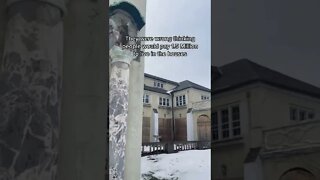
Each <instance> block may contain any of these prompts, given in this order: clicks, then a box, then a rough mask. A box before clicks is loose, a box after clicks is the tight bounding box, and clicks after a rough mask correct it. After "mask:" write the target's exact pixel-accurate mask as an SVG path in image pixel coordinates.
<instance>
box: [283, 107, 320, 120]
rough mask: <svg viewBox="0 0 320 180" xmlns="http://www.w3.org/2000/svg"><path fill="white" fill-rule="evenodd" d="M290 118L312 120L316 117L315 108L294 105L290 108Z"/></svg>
mask: <svg viewBox="0 0 320 180" xmlns="http://www.w3.org/2000/svg"><path fill="white" fill-rule="evenodd" d="M289 118H290V120H292V121H304V120H312V119H314V118H315V114H314V111H313V110H310V109H308V108H304V107H299V106H292V107H290V108H289Z"/></svg>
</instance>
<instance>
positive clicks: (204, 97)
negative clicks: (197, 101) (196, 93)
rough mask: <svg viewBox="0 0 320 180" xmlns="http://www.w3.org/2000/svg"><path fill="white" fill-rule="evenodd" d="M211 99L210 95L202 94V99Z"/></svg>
mask: <svg viewBox="0 0 320 180" xmlns="http://www.w3.org/2000/svg"><path fill="white" fill-rule="evenodd" d="M209 99H210V97H209V96H205V95H201V100H209Z"/></svg>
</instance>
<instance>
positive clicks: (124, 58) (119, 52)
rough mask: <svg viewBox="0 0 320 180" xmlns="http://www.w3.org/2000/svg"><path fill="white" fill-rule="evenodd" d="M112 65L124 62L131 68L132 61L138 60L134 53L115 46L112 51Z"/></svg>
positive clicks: (110, 52)
mask: <svg viewBox="0 0 320 180" xmlns="http://www.w3.org/2000/svg"><path fill="white" fill-rule="evenodd" d="M109 54H110V57H111V63H115V62H123V63H126V64H128V65H129V66H130V63H131V61H132V60H133V59H134V58H136V56H135V55H134V53H133V52H132V51H130V50H128V49H123V48H121V47H119V46H116V45H114V46H113V47H112V48H111V49H110V50H109Z"/></svg>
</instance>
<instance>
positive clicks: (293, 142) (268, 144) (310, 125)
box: [263, 120, 320, 155]
mask: <svg viewBox="0 0 320 180" xmlns="http://www.w3.org/2000/svg"><path fill="white" fill-rule="evenodd" d="M319 137H320V121H319V120H313V121H306V122H301V123H298V124H294V125H290V126H284V127H280V128H276V129H271V130H265V131H264V132H263V141H264V147H263V151H264V154H265V155H268V154H272V153H290V152H294V153H296V152H299V151H302V152H304V151H305V150H308V151H310V149H319V148H320V138H319Z"/></svg>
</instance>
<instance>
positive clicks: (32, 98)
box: [0, 1, 63, 180]
mask: <svg viewBox="0 0 320 180" xmlns="http://www.w3.org/2000/svg"><path fill="white" fill-rule="evenodd" d="M26 7H28V8H27V9H26ZM27 10H28V11H27ZM8 18H9V19H8V24H7V31H6V39H5V49H4V57H3V65H2V68H3V70H2V72H3V73H2V74H1V75H0V77H1V78H0V109H1V111H0V180H13V179H14V180H44V179H45V180H55V179H57V177H56V171H57V159H58V146H57V145H58V143H57V142H58V134H59V114H60V109H59V108H60V97H61V63H62V43H63V41H62V32H63V28H62V21H61V10H60V9H59V8H57V7H56V6H52V5H50V4H47V3H44V2H39V1H21V2H17V3H14V4H12V5H11V6H10V7H9V8H8Z"/></svg>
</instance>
